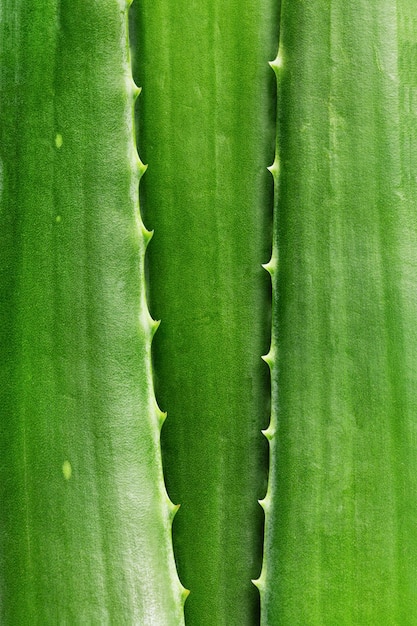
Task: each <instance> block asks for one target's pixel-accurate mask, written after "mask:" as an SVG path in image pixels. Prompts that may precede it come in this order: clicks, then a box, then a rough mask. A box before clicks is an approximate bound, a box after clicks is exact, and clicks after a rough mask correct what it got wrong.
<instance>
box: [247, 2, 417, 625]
mask: <svg viewBox="0 0 417 626" xmlns="http://www.w3.org/2000/svg"><path fill="white" fill-rule="evenodd" d="M416 50H417V20H416V15H415V4H414V3H413V2H411V1H410V0H399V1H398V2H391V1H390V0H382V1H378V2H376V1H373V2H360V1H359V0H355V2H351V3H346V2H342V1H341V0H334V1H332V2H331V3H330V2H328V1H327V0H317V1H315V2H308V3H306V2H302V1H301V0H293V1H291V2H283V6H282V19H281V36H280V45H279V53H278V57H277V60H276V61H275V63H274V70H275V73H276V75H277V80H278V100H279V101H278V128H279V131H278V138H277V158H276V162H275V165H274V168H273V174H274V177H275V183H276V215H275V228H274V233H275V241H274V248H275V252H274V254H273V261H272V263H271V266H270V269H271V273H272V280H273V287H274V300H273V306H274V309H273V340H272V349H271V353H270V362H271V375H272V391H273V415H272V422H271V426H270V428H269V429H268V431H267V436H268V437H269V439H270V440H271V471H270V482H269V489H268V494H267V497H266V499H265V501H264V508H265V512H266V535H265V561H264V566H263V572H262V576H261V578H260V580H259V581H258V585H259V587H260V589H261V595H262V623H263V624H265V626H266V625H272V624H282V625H285V624H288V625H289V626H296V625H298V624H299V625H300V626H301V625H303V626H304V625H305V624H309V625H312V626H313V625H323V624H328V625H329V626H330V625H333V624H337V625H340V626H341V625H344V624H345V625H346V626H347V625H349V626H350V625H352V624H378V625H386V626H391V625H392V624H415V623H417V604H416V601H415V581H416V569H417V542H416V537H417V497H416V496H417V489H416V488H417V447H416V411H417V368H416V354H417V333H416V320H417V298H416V293H417V279H416V277H417V255H416V243H417V220H416V192H417V184H416V176H415V172H416V169H417V132H416V128H417V113H416V107H415V98H416V93H417V91H416V87H417V78H416V77H417V54H416Z"/></svg>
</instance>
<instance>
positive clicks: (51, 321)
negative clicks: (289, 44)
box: [0, 0, 183, 626]
mask: <svg viewBox="0 0 417 626" xmlns="http://www.w3.org/2000/svg"><path fill="white" fill-rule="evenodd" d="M0 14H1V15H0V17H1V19H0V99H1V103H2V106H1V110H0V158H1V161H0V165H1V169H0V171H1V179H0V180H1V204H0V231H1V233H2V243H1V248H0V322H1V323H0V342H1V348H2V359H1V363H0V406H1V425H0V485H1V492H0V499H1V518H0V594H1V609H0V621H1V622H2V623H4V624H11V625H12V624H16V625H17V624H29V623H30V624H42V625H44V624H45V625H48V624H51V625H55V624H58V623H59V624H64V623H65V624H110V623H112V624H116V623H117V624H121V623H126V624H133V623H135V624H158V626H159V625H161V626H162V624H167V625H168V624H181V623H183V618H182V600H181V596H182V595H183V591H182V588H181V586H180V583H179V581H178V578H177V575H176V571H175V565H174V560H173V554H172V547H171V538H170V533H171V518H172V515H173V513H174V510H175V507H174V506H173V505H172V503H170V502H169V500H168V498H167V496H166V493H165V488H164V483H163V478H162V468H161V458H160V449H159V429H160V425H161V421H162V419H163V415H162V414H161V412H160V411H159V409H158V407H157V405H156V402H155V399H154V394H153V387H152V378H151V367H150V342H151V337H152V334H153V332H154V330H155V323H154V322H153V321H152V320H151V318H150V316H149V314H148V311H147V307H146V301H145V288H144V280H143V273H144V269H143V265H144V261H143V256H144V250H145V247H146V242H147V241H148V240H149V237H150V235H149V233H147V232H146V231H145V229H144V228H143V226H142V223H141V221H140V217H139V211H138V194H137V186H138V182H139V178H140V176H141V174H142V173H143V169H144V168H143V166H142V164H141V163H140V161H139V159H138V156H137V153H136V150H135V146H134V137H133V134H134V133H133V103H134V99H135V97H136V94H137V89H136V87H135V85H134V83H133V81H132V78H131V70H130V65H129V56H128V45H127V8H126V3H125V1H124V0H106V1H104V0H103V1H102V2H85V1H84V0H72V1H71V2H69V1H66V0H65V1H61V2H60V1H58V0H51V1H49V2H38V1H37V0H25V1H23V0H3V1H2V3H1V8H0Z"/></svg>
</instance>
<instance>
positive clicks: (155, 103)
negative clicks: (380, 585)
mask: <svg viewBox="0 0 417 626" xmlns="http://www.w3.org/2000/svg"><path fill="white" fill-rule="evenodd" d="M135 11H136V15H135V23H134V24H133V25H132V26H133V28H134V31H135V33H136V35H135V37H136V40H137V44H136V46H135V57H136V60H137V65H138V76H139V78H138V81H139V84H141V85H142V86H143V92H142V95H141V98H140V100H139V103H138V105H139V120H140V133H139V136H140V145H141V150H142V154H143V158H144V160H145V161H146V162H147V163H148V164H149V169H148V171H147V174H146V176H145V177H144V179H143V186H142V187H141V193H142V194H143V195H142V201H143V203H142V206H143V209H144V217H145V222H146V224H147V225H149V226H150V227H152V228H154V229H155V236H154V239H153V241H152V243H151V245H150V247H149V257H148V259H149V284H150V301H151V309H152V313H153V315H154V316H155V317H157V318H158V319H159V318H160V319H162V323H161V327H160V330H159V331H158V334H157V336H156V337H155V353H154V355H155V371H156V376H157V380H158V381H159V384H158V386H157V392H158V393H157V395H158V400H159V402H160V404H161V406H162V407H163V408H164V409H166V410H167V411H168V419H167V421H166V422H165V425H164V428H163V431H162V444H163V453H164V467H165V475H166V480H167V486H168V492H169V494H170V496H171V498H172V499H173V500H174V501H175V502H179V503H181V508H180V510H179V512H178V515H177V516H176V518H175V522H174V548H175V553H176V557H177V561H178V568H179V574H180V578H181V581H182V582H183V584H184V585H185V586H186V587H187V588H188V589H190V590H191V593H190V596H189V598H188V600H187V602H186V605H185V611H186V621H187V623H188V624H190V625H191V624H195V625H196V626H204V625H207V626H213V624H216V626H217V625H218V626H220V625H221V624H224V625H225V626H226V625H227V626H230V625H231V624H239V626H243V625H249V624H254V623H256V622H257V621H259V595H258V592H257V590H256V588H255V587H254V586H253V585H252V583H251V578H255V577H256V576H258V575H259V572H260V568H261V553H262V545H261V542H262V526H263V514H262V510H261V508H260V507H259V504H258V502H257V499H258V498H260V497H262V496H263V495H264V493H265V489H266V469H267V468H266V463H267V446H266V441H265V440H264V439H263V437H262V435H261V432H260V430H261V428H262V427H265V426H266V423H267V421H268V414H269V388H268V370H267V368H266V366H265V364H263V363H262V361H261V358H260V357H261V354H263V352H265V350H266V349H267V345H268V342H269V335H270V331H269V328H268V327H267V324H266V323H265V320H266V319H268V313H269V311H268V307H269V284H268V282H269V281H268V276H267V274H266V273H265V272H264V270H263V269H262V267H261V264H262V263H264V262H265V261H266V260H267V258H268V256H269V254H270V241H269V236H268V235H269V228H270V219H271V209H272V180H271V179H270V176H269V174H268V172H267V170H266V167H267V165H269V164H270V163H271V162H272V159H273V145H274V137H275V112H274V107H273V103H274V88H275V87H274V82H273V75H272V73H271V72H270V70H269V67H268V60H269V59H271V58H272V56H273V54H274V52H275V50H276V32H275V23H276V11H277V8H276V3H275V2H272V1H271V2H270V1H269V0H268V2H263V3H262V6H261V5H260V4H259V2H258V1H257V0H256V1H254V0H249V1H247V2H245V3H235V2H226V3H224V2H220V1H219V0H208V1H206V2H192V3H191V4H190V2H188V1H186V0H178V1H177V2H171V0H162V1H161V2H154V1H152V0H142V1H141V2H140V3H137V5H136V8H135Z"/></svg>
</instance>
